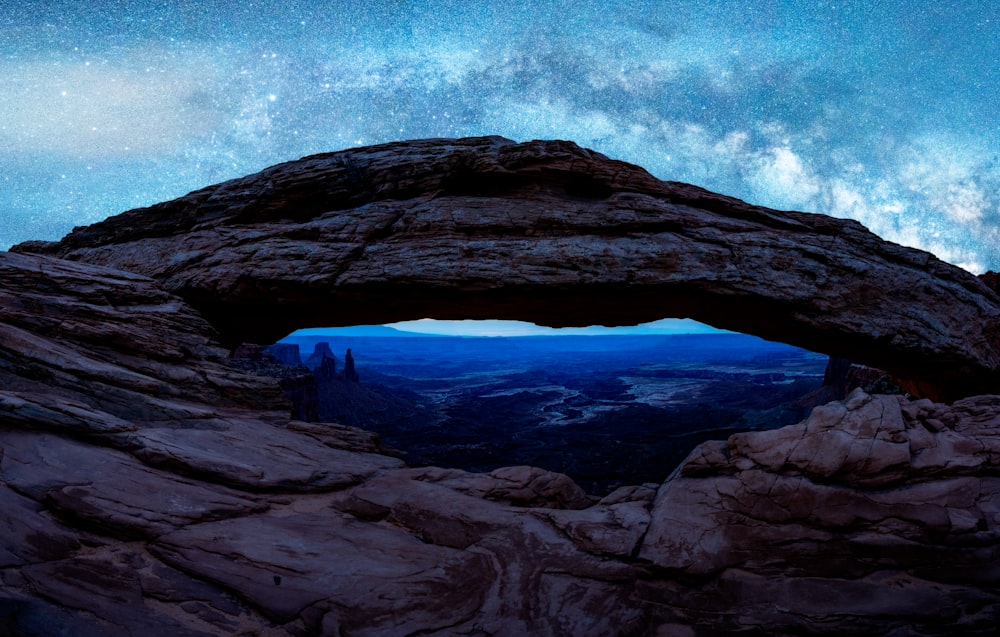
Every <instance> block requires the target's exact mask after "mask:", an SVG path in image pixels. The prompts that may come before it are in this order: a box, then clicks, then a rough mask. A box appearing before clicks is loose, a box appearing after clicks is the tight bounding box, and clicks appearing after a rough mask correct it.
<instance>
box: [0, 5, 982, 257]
mask: <svg viewBox="0 0 1000 637" xmlns="http://www.w3.org/2000/svg"><path fill="white" fill-rule="evenodd" d="M0 79H2V81H3V85H2V90H0V166H2V170H0V249H6V248H7V247H9V246H10V245H12V244H13V243H17V242H20V241H24V240H27V239H57V238H59V237H61V236H62V235H63V234H65V233H66V232H68V231H69V230H70V229H71V228H72V227H73V226H75V225H84V224H88V223H93V222H95V221H98V220H100V219H102V218H105V217H107V216H109V215H112V214H116V213H118V212H121V211H123V210H127V209H130V208H134V207H138V206H144V205H149V204H152V203H155V202H158V201H163V200H166V199H171V198H174V197H178V196H180V195H183V194H185V193H186V192H189V191H191V190H194V189H197V188H200V187H203V186H206V185H208V184H212V183H216V182H219V181H222V180H225V179H229V178H232V177H237V176H241V175H245V174H248V173H252V172H255V171H257V170H260V169H262V168H264V167H266V166H269V165H272V164H275V163H278V162H281V161H287V160H290V159H296V158H298V157H301V156H304V155H308V154H312V153H318V152H326V151H332V150H339V149H342V148H347V147H351V146H356V145H367V144H374V143H381V142H386V141H392V140H398V139H409V138H421V137H458V136H467V135H492V134H499V135H504V136H506V137H510V138H512V139H515V140H519V141H524V140H530V139H537V138H546V139H551V138H559V139H570V140H573V141H576V142H577V143H579V144H581V145H583V146H586V147H589V148H593V149H596V150H598V151H600V152H602V153H604V154H606V155H608V156H611V157H614V158H617V159H623V160H626V161H630V162H634V163H637V164H640V165H642V166H644V167H645V168H647V169H648V170H649V171H650V172H652V173H653V174H654V175H656V176H657V177H660V178H662V179H669V180H677V181H687V182H690V183H694V184H697V185H700V186H703V187H706V188H708V189H710V190H714V191H717V192H722V193H725V194H728V195H732V196H736V197H739V198H741V199H745V200H747V201H749V202H752V203H756V204H761V205H766V206H771V207H775V208H781V209H795V210H805V211H810V212H823V213H827V214H831V215H834V216H840V217H850V218H854V219H857V220H859V221H861V222H862V223H864V224H865V225H866V226H868V227H869V228H870V229H871V230H873V231H874V232H876V233H877V234H879V235H881V236H882V237H884V238H886V239H889V240H891V241H896V242H898V243H902V244H905V245H910V246H915V247H919V248H923V249H926V250H929V251H931V252H933V253H935V254H937V255H938V256H939V257H940V258H942V259H944V260H946V261H949V262H952V263H955V264H958V265H960V266H962V267H965V268H967V269H969V270H971V271H974V272H981V271H983V270H986V269H991V268H992V269H1000V3H998V2H996V0H969V1H966V2H961V3H948V2H940V0H937V1H933V2H931V1H924V0H906V1H888V0H867V1H866V2H845V1H837V2H824V1H822V0H810V1H797V0H758V1H754V0H742V1H739V2H733V1H729V0H715V1H705V0H676V1H672V2H643V1H641V0H627V1H618V0H605V1H602V2H589V1H587V0H572V1H563V0H542V1H537V2H512V1H506V0H492V1H488V2H479V1H477V0H455V1H450V0H433V1H403V0H395V1H392V0H364V1H360V0H359V1H340V2H331V1H326V0H311V1H306V0H283V1H281V2H270V1H259V2H258V1H254V0H242V1H239V2H235V1H222V0H199V1H197V2H195V1H194V0H178V1H176V2H134V1H129V0H118V1H115V0H90V1H88V2H82V1H78V0H73V1H67V0H63V1H58V0H54V1H44V0H43V1H40V2H23V1H21V0H18V1H16V2H14V1H11V0H0Z"/></svg>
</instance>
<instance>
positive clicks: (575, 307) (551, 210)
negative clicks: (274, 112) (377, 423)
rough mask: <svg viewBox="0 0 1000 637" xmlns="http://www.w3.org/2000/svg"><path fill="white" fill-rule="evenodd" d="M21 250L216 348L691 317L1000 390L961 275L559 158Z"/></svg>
mask: <svg viewBox="0 0 1000 637" xmlns="http://www.w3.org/2000/svg"><path fill="white" fill-rule="evenodd" d="M17 249H19V250H22V251H33V252H43V253H50V254H56V255H58V256H62V257H66V258H71V259H78V260H82V261H87V262H91V263H98V264H103V265H110V266H113V267H117V268H121V269H126V270H132V271H136V272H140V273H143V274H147V275H149V276H152V277H154V278H157V279H159V280H160V281H161V282H162V284H163V285H164V286H165V287H166V288H167V289H169V290H171V291H175V292H177V293H179V294H180V295H182V296H183V297H185V298H186V299H187V300H188V301H189V302H190V303H191V304H192V305H194V306H195V307H196V308H198V309H199V310H200V311H201V312H202V313H203V315H204V316H205V317H206V318H207V319H208V320H209V321H210V322H212V323H213V324H214V325H215V326H216V328H217V329H218V330H219V332H220V335H221V337H222V338H223V340H224V341H226V342H228V343H231V344H235V343H237V342H240V341H254V342H268V341H273V340H275V339H277V338H279V337H281V336H282V335H284V334H286V333H288V332H290V331H292V330H293V329H296V328H300V327H311V326H318V325H329V326H335V325H352V324H364V323H384V322H392V321H398V320H405V319H414V318H423V317H432V318H449V319H461V318H503V319H521V320H527V321H532V322H535V323H538V324H542V325H551V326H570V325H588V324H604V325H634V324H636V323H641V322H645V321H650V320H655V319H659V318H664V317H689V318H693V319H697V320H700V321H703V322H705V323H709V324H711V325H714V326H717V327H721V328H726V329H731V330H736V331H741V332H745V333H750V334H755V335H758V336H761V337H764V338H767V339H771V340H778V341H784V342H787V343H790V344H793V345H798V346H801V347H805V348H808V349H811V350H814V351H817V352H824V353H828V354H831V355H836V356H841V357H845V358H850V359H852V360H855V361H858V362H862V363H866V364H869V365H872V366H874V367H878V368H881V369H885V370H887V371H889V372H890V373H892V374H893V375H894V376H895V377H896V378H897V379H898V380H899V381H900V382H901V383H903V384H904V386H906V387H907V388H908V389H910V390H911V391H913V392H914V393H918V394H921V395H926V396H930V397H934V398H943V399H951V398H955V397H959V396H965V395H972V394H981V393H991V392H995V391H997V390H998V388H1000V344H998V342H997V337H996V335H997V327H998V325H1000V301H998V297H997V295H996V293H995V292H993V291H992V290H991V289H989V288H988V287H987V286H985V285H984V284H983V283H982V282H981V281H980V280H978V279H977V278H976V277H974V276H973V275H971V274H969V273H967V272H965V271H963V270H961V269H959V268H956V267H954V266H950V265H948V264H945V263H943V262H941V261H939V260H938V259H937V258H935V257H934V256H933V255H930V254H928V253H926V252H922V251H919V250H914V249H910V248H904V247H901V246H899V245H896V244H893V243H889V242H886V241H883V240H882V239H880V238H878V237H877V236H875V235H874V234H872V233H870V232H868V231H867V230H866V229H865V228H864V227H863V226H861V225H860V224H858V223H857V222H854V221H849V220H844V219H834V218H831V217H826V216H823V215H815V214H807V213H800V212H782V211H776V210H771V209H767V208H762V207H757V206H752V205H749V204H747V203H745V202H742V201H739V200H736V199H732V198H728V197H724V196H721V195H716V194H713V193H710V192H708V191H705V190H702V189H700V188H697V187H694V186H690V185H686V184H680V183H674V182H662V181H660V180H657V179H655V178H654V177H652V176H651V175H649V174H648V173H647V172H646V171H644V170H642V169H641V168H639V167H636V166H632V165H629V164H625V163H622V162H618V161H613V160H610V159H608V158H606V157H604V156H602V155H600V154H598V153H594V152H592V151H588V150H585V149H582V148H580V147H578V146H576V145H575V144H572V143H570V142H559V141H551V142H544V141H536V142H529V143H524V144H517V143H515V142H512V141H510V140H506V139H503V138H498V137H484V138H469V139H460V140H421V141H412V142H400V143H395V144H386V145H382V146H373V147H369V148H361V149H354V150H348V151H342V152H338V153H330V154H324V155H316V156H313V157H307V158H305V159H302V160H299V161H295V162H289V163H286V164H281V165H278V166H274V167H272V168H269V169H266V170H264V171H262V172H260V173H258V174H255V175H251V176H248V177H245V178H242V179H236V180H233V181H229V182H225V183H223V184H219V185H216V186H211V187H209V188H205V189H202V190H199V191H196V192H193V193H191V194H189V195H187V196H185V197H182V198H180V199H177V200H174V201H170V202H166V203H163V204H158V205H156V206H153V207H151V208H145V209H139V210H133V211H130V212H127V213H124V214H121V215H118V216H117V217H113V218H111V219H108V220H106V221H103V222H101V223H98V224H94V225H93V226H89V227H86V228H79V229H77V230H75V231H74V232H73V233H72V234H70V235H69V236H67V237H66V238H65V239H63V240H62V241H61V242H59V243H56V244H45V243H39V242H32V243H28V244H22V245H21V246H19V247H18V248H17Z"/></svg>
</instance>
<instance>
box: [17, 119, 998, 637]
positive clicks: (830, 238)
mask: <svg viewBox="0 0 1000 637" xmlns="http://www.w3.org/2000/svg"><path fill="white" fill-rule="evenodd" d="M362 160H364V162H365V163H364V165H362ZM262 175H263V176H261V175H258V176H253V177H250V178H247V179H245V180H236V181H234V182H229V183H228V184H223V185H221V186H219V187H215V188H210V189H206V190H205V191H201V192H199V193H193V194H192V195H190V196H188V197H187V198H183V199H182V200H179V202H172V203H168V204H163V205H161V206H158V207H154V208H153V209H151V210H150V211H145V212H139V213H130V214H129V215H126V216H125V217H121V218H118V219H115V220H109V221H108V222H106V223H104V224H99V225H98V226H95V227H92V228H90V229H83V230H80V231H79V232H78V233H76V234H75V235H73V236H72V237H71V238H69V239H67V240H66V243H64V244H63V245H61V246H56V247H55V248H52V247H49V248H46V247H44V246H39V245H34V246H28V247H29V248H31V249H34V250H39V251H44V250H56V251H62V252H65V254H67V255H70V256H73V257H74V258H79V259H82V260H88V261H100V260H102V259H107V260H108V262H113V261H114V262H116V263H117V261H116V260H121V261H122V263H118V265H120V266H123V267H124V266H128V267H137V268H138V267H140V266H143V267H146V266H144V265H143V264H146V265H148V266H149V267H150V268H152V270H151V271H150V273H151V274H153V275H155V277H156V278H155V279H154V278H147V277H145V276H142V275H140V274H135V273H127V272H125V271H120V270H114V269H109V268H106V267H102V266H99V265H93V264H88V263H82V262H76V261H66V260H62V259H59V258H54V257H50V256H37V255H28V254H12V253H0V531H2V532H0V632H3V633H5V634H6V633H10V634H72V635H83V636H85V637H91V636H94V637H97V636H101V637H103V636H104V635H116V636H117V635H135V634H143V635H200V634H254V635H257V634H259V635H286V634H288V635H316V634H320V635H336V634H361V635H363V634H373V635H374V634H442V635H443V634H467V635H476V634H492V635H543V636H544V635H552V636H562V635H573V636H584V637H586V636H589V635H601V636H606V635H621V636H626V635H628V636H632V635H644V634H649V635H691V634H701V633H702V632H705V633H709V634H734V633H740V632H743V633H755V634H824V633H825V634H872V635H888V634H897V635H898V634H945V633H960V634H980V635H992V634H994V633H995V630H996V624H997V622H998V621H1000V594H998V592H997V591H998V589H1000V477H998V476H1000V396H996V395H979V396H970V397H967V398H963V399H961V400H957V401H955V402H954V403H953V404H951V405H946V404H941V403H936V402H932V401H930V400H910V399H908V398H905V397H901V396H869V395H867V394H865V393H863V392H854V393H852V394H851V395H850V396H849V397H848V398H847V400H845V401H840V402H835V403H831V404H828V405H825V406H822V407H820V408H817V409H815V410H814V411H813V412H812V414H811V415H810V416H809V417H808V418H807V419H806V420H805V421H803V422H802V423H800V424H798V425H794V426H791V427H786V428H784V429H779V430H775V431H757V432H748V433H742V434H736V435H734V436H731V437H730V438H729V440H727V441H714V442H709V443H705V444H704V445H702V446H700V447H699V448H697V449H695V450H694V451H693V452H692V453H691V455H690V456H689V458H688V460H687V461H686V462H685V463H684V464H683V465H682V466H681V467H680V468H679V469H678V470H677V471H676V472H675V473H674V475H673V476H671V478H670V479H668V480H667V481H666V482H665V483H664V484H663V485H659V486H658V487H657V486H656V485H652V486H650V485H646V486H642V487H630V488H623V489H621V490H619V491H617V492H615V493H614V494H612V495H610V496H608V497H606V498H604V499H602V500H600V501H597V500H596V499H595V498H591V497H588V496H587V495H586V494H584V493H583V492H582V491H581V490H580V489H579V487H578V486H577V485H575V484H574V483H573V482H572V480H570V479H568V478H567V477H566V476H562V475H559V474H554V473H551V472H547V471H543V470H541V469H536V468H531V467H511V468H505V469H500V470H497V471H493V472H491V473H489V474H471V473H467V472H463V471H456V470H448V469H437V468H413V469H411V468H405V467H404V466H403V465H402V463H401V462H400V461H399V460H397V459H395V458H391V457H388V456H385V455H381V454H380V447H379V445H378V442H377V440H376V439H375V438H374V437H373V436H372V435H371V434H369V433H366V432H361V431H358V430H355V429H351V428H349V427H342V426H325V425H323V424H322V423H303V422H298V421H293V422H289V418H288V405H287V403H285V402H284V401H283V399H282V396H281V391H280V388H279V387H278V385H277V379H274V378H264V377H261V376H255V375H253V374H248V373H245V372H242V371H240V370H238V369H236V368H234V367H233V366H232V364H231V362H230V359H229V352H228V351H227V350H226V349H225V348H223V347H222V346H221V345H220V342H219V340H218V338H219V337H220V336H222V337H227V338H229V337H232V336H233V334H235V333H236V332H238V331H239V330H237V329H236V322H235V318H234V317H236V316H237V315H238V314H239V313H240V312H242V313H243V314H239V316H241V317H242V316H245V313H246V312H247V311H250V310H253V311H254V312H255V317H256V316H260V318H261V322H260V325H259V327H257V328H252V327H251V328H249V329H250V331H253V329H258V330H260V333H266V332H269V331H275V330H278V329H279V328H280V329H284V328H283V327H281V326H283V325H287V321H289V320H292V321H294V320H298V318H301V314H299V315H296V314H295V312H289V311H288V309H289V308H293V309H294V308H298V309H299V310H302V308H307V307H308V308H313V307H315V308H317V309H316V311H317V312H318V314H312V315H311V318H313V319H316V320H319V319H320V318H323V317H324V316H326V317H332V316H340V317H341V319H342V320H344V321H346V322H355V321H357V320H358V318H359V317H364V316H377V317H379V320H380V321H382V320H390V319H391V318H402V317H407V316H409V317H413V316H412V315H410V313H411V312H417V311H418V310H419V309H420V308H421V307H424V306H422V305H421V303H439V302H440V303H444V305H442V306H441V307H449V308H451V310H455V311H456V312H457V314H454V315H453V316H457V315H459V314H460V313H461V312H468V313H475V312H479V311H483V312H488V313H489V314H490V315H491V316H494V317H497V316H509V317H516V316H520V317H522V318H530V317H538V318H540V319H542V322H569V321H570V320H571V319H570V318H568V317H569V316H570V314H568V312H570V308H571V309H572V312H573V314H572V321H580V322H592V321H593V322H600V320H608V321H612V322H617V321H625V320H626V319H628V320H629V322H635V320H638V319H640V318H659V317H660V316H662V314H660V313H661V312H664V308H667V307H671V308H680V309H681V310H683V311H685V312H687V311H692V312H695V311H697V312H701V317H702V318H715V319H719V320H720V321H723V320H731V321H734V322H736V321H739V322H741V324H743V322H744V321H745V324H746V325H747V326H749V327H752V328H753V329H755V330H757V331H758V332H759V333H764V334H765V335H766V334H769V333H771V332H769V330H773V331H774V332H775V333H777V332H779V331H782V334H785V331H786V330H790V331H787V336H788V339H789V340H793V341H796V342H800V343H810V342H818V340H817V339H820V336H821V335H822V336H823V338H828V339H829V343H830V344H831V345H830V348H831V351H832V350H837V351H839V352H842V353H846V354H848V355H851V354H852V352H853V353H857V352H858V351H860V350H866V351H867V350H870V352H868V353H869V354H870V361H871V362H872V363H874V364H876V365H878V366H880V367H883V368H888V367H887V366H886V365H880V364H879V361H882V362H885V361H883V357H889V358H892V359H893V360H894V361H895V363H894V364H895V365H896V367H894V368H893V369H894V371H895V372H896V373H897V374H902V375H904V376H906V375H907V374H909V377H910V378H912V379H917V380H919V381H920V382H921V383H924V384H925V385H926V386H928V387H932V388H933V387H937V388H938V389H942V388H943V389H946V390H947V391H950V392H953V393H955V394H956V395H957V394H963V393H964V394H970V393H974V391H975V390H976V388H981V387H994V386H995V385H994V384H993V383H994V382H995V377H994V376H991V374H993V371H991V370H994V369H995V363H994V362H991V361H995V359H991V358H990V357H991V356H993V354H990V352H991V351H992V349H991V348H992V347H993V342H994V341H993V337H992V336H991V335H992V334H993V333H995V332H994V324H993V321H994V320H995V318H994V317H995V308H994V304H995V297H994V296H991V295H992V292H989V291H988V290H986V288H984V287H983V286H982V285H980V283H979V282H978V281H976V280H975V279H970V278H969V277H967V276H966V275H964V274H961V273H956V271H954V270H953V269H950V268H947V267H945V266H944V265H943V264H940V263H939V262H937V261H935V260H933V259H932V258H930V257H928V256H927V255H922V254H921V253H917V252H915V251H909V250H905V249H902V248H899V247H898V246H891V245H888V244H884V243H882V242H879V241H878V240H876V239H874V238H873V237H872V236H871V235H869V234H867V233H866V232H864V231H863V230H862V229H860V227H858V226H857V225H856V224H852V223H849V222H841V221H836V220H827V219H823V218H818V217H814V216H811V215H804V214H801V213H782V212H777V211H770V210H766V209H762V208H755V207H753V206H749V205H747V204H743V203H742V202H737V201H735V200H731V199H727V198H724V197H720V196H717V195H712V194H710V193H706V192H704V191H700V190H697V189H694V188H693V187H689V186H683V185H679V184H669V183H667V184H664V183H662V182H659V181H656V180H654V179H652V178H651V177H649V176H648V175H646V174H645V173H643V172H642V171H640V170H639V169H636V168H635V167H631V166H627V165H625V164H620V163H616V162H610V161H608V160H606V159H604V158H602V157H600V156H598V155H596V154H593V153H590V152H588V151H583V150H581V149H579V148H577V147H575V146H573V145H570V144H564V143H541V142H539V143H531V144H523V145H518V144H513V143H511V142H507V141H505V140H499V139H493V138H491V139H485V140H466V141H457V142H442V141H437V142H417V143H411V144H404V145H394V146H385V147H380V148H376V149H362V150H357V151H350V152H347V153H341V154H334V155H329V156H321V157H318V158H313V159H310V160H305V162H304V163H295V164H289V165H286V166H282V167H276V168H275V169H271V170H270V171H265V172H264V173H262ZM266 179H271V181H272V182H273V183H272V185H271V186H270V189H268V187H267V186H266V185H265V181H266ZM431 185H434V187H435V190H433V192H431V191H429V190H428V188H429V187H430V186H431ZM317 188H319V190H317ZM498 202H499V203H498ZM500 204H502V205H500ZM136 217H141V218H143V219H145V220H146V221H145V222H143V223H141V224H137V225H136V226H134V227H130V226H128V225H127V224H125V223H124V222H125V221H129V220H134V219H135V218H136ZM135 228H141V230H136V229H135ZM172 233H176V236H171V234H172ZM247 233H250V234H247ZM254 233H256V234H254ZM140 235H141V236H140ZM251 235H253V236H255V237H257V240H256V241H249V242H248V241H244V240H245V239H247V238H248V237H250V236H251ZM73 237H75V238H73ZM466 244H468V245H469V246H470V247H471V248H474V249H475V250H478V252H476V251H475V250H474V251H472V252H469V253H465V252H463V250H464V248H465V247H466ZM199 250H203V251H202V252H199ZM605 250H606V252H605ZM515 257H516V258H515ZM792 257H795V258H792ZM799 257H801V258H799ZM790 258H791V260H790V261H789V259H790ZM796 259H798V260H796ZM126 262H127V263H126ZM165 263H167V264H168V265H167V266H164V264H165ZM406 263H411V264H413V263H416V264H421V267H420V268H418V269H414V267H413V266H412V265H411V266H409V269H408V270H407V269H406V268H404V264H406ZM500 266H503V267H504V268H505V269H504V270H503V271H505V272H511V273H512V274H511V276H510V277H508V278H506V279H500V280H497V278H496V277H495V272H496V271H497V270H496V268H498V267H500ZM508 266H511V267H510V268H509V269H507V268H508ZM312 267H316V268H318V269H317V270H316V273H317V278H316V279H315V280H310V281H303V280H301V276H302V272H303V271H305V269H306V268H312ZM240 268H246V272H247V276H248V278H247V279H245V280H244V281H243V282H242V283H241V282H239V277H238V276H237V273H238V272H239V271H240V270H239V269H240ZM674 268H676V269H674ZM629 272H631V273H632V274H629ZM623 276H624V277H625V278H624V280H623V279H622V277H623ZM295 277H300V278H299V279H296V278H295ZM629 277H632V278H629ZM532 282H534V283H532ZM804 282H808V284H809V285H808V286H805V287H803V285H804ZM404 283H405V284H406V286H410V285H412V286H413V287H412V291H413V292H414V294H413V295H412V296H410V295H408V293H407V294H404V293H401V292H400V290H402V289H403V288H402V287H400V286H403V284H404ZM164 286H165V287H168V288H170V289H171V290H174V291H176V292H178V293H180V295H178V294H174V292H171V291H167V290H165V289H164ZM532 286H535V287H532ZM407 289H411V288H407ZM209 290H211V291H212V292H211V294H215V293H216V291H218V293H219V294H220V296H219V297H218V298H219V301H218V302H216V301H209V300H208V299H209V298H210V294H209ZM416 292H420V293H421V294H424V293H426V294H427V295H428V296H427V297H426V298H418V295H416V294H415V293H416ZM383 293H387V294H386V295H383ZM396 293H399V294H396ZM885 294H892V295H898V296H894V297H893V299H897V298H898V299H899V302H894V303H887V302H885V298H886V297H884V296H883V295H885ZM181 295H183V297H182V296H181ZM185 298H187V299H188V300H185ZM317 299H319V300H320V301H319V302H318V301H317ZM456 299H462V300H463V301H462V304H461V307H462V308H463V309H462V310H461V312H458V310H456V309H455V308H458V307H459V305H456ZM543 300H544V301H545V302H544V303H543V302H542V301H543ZM189 301H190V302H189ZM347 301H349V303H347V304H345V302H347ZM475 301H482V302H483V304H482V305H477V304H476V303H475ZM268 303H273V304H274V305H273V306H269V305H267V304H268ZM449 303H450V304H451V305H448V304H449ZM312 304H315V306H314V305H312ZM268 307H271V310H273V311H271V310H268ZM427 307H430V306H427ZM196 308H197V309H196ZM724 309H725V311H723V310H724ZM279 310H280V311H279ZM297 311H298V310H297ZM311 311H312V310H311V309H310V312H311ZM324 312H327V313H328V314H325V315H324V314H323V313H324ZM335 312H340V314H335ZM522 313H523V314H522ZM765 316H768V317H771V316H773V317H774V320H773V321H772V323H767V324H765V321H764V317H765ZM206 317H207V319H211V321H213V323H214V327H213V323H210V322H209V320H206ZM290 317H291V318H290ZM727 317H728V318H727ZM220 329H221V330H222V331H221V333H220V332H219V331H218V330H220ZM880 339H881V340H880ZM823 342H826V341H823ZM819 349H822V348H819ZM856 358H857V359H858V360H863V358H862V357H856ZM963 366H964V367H963ZM935 370H937V371H935ZM984 370H985V371H984ZM977 375H978V376H977ZM914 382H916V381H914ZM956 388H958V389H956Z"/></svg>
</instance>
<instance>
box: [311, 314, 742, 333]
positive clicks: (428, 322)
mask: <svg viewBox="0 0 1000 637" xmlns="http://www.w3.org/2000/svg"><path fill="white" fill-rule="evenodd" d="M338 332H339V333H342V334H350V335H362V334H367V335H372V336H378V335H381V336H391V335H392V332H399V333H400V336H459V337H493V338H510V337H523V336H643V335H646V336H667V335H682V334H735V333H736V332H730V331H727V330H721V329H718V328H715V327H712V326H710V325H706V324H704V323H699V322H698V321H694V320H692V319H673V318H668V319H661V320H658V321H652V322H650V323H642V324H639V325H631V326H620V327H607V326H604V325H590V326H587V327H560V328H555V327H547V326H544V325H536V324H534V323H530V322H527V321H510V320H501V319H487V320H442V319H429V318H424V319H417V320H412V321H399V322H396V323H385V324H382V325H355V326H349V327H314V328H306V329H301V330H296V331H295V332H294V333H293V334H295V335H299V336H307V335H310V334H331V333H333V334H336V333H338Z"/></svg>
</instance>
